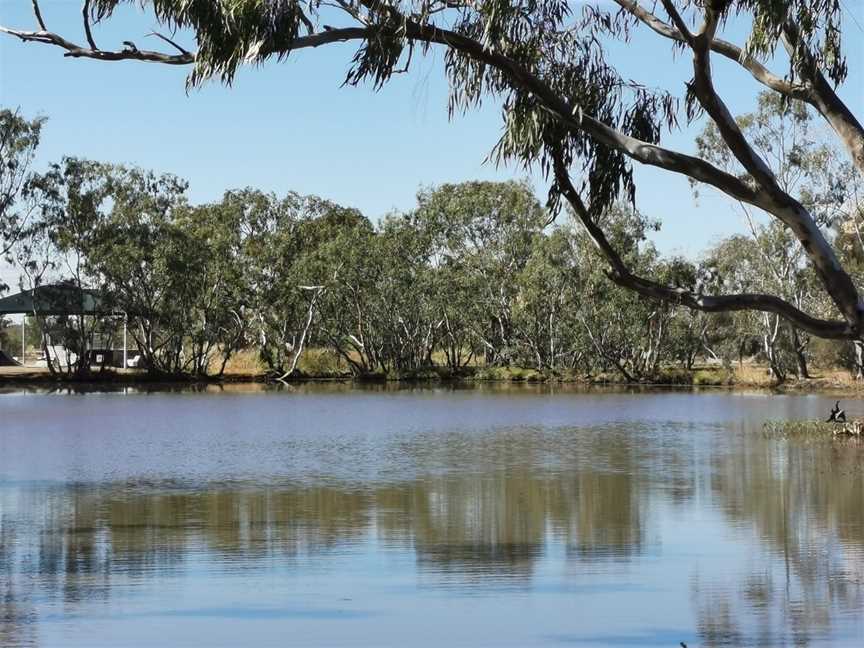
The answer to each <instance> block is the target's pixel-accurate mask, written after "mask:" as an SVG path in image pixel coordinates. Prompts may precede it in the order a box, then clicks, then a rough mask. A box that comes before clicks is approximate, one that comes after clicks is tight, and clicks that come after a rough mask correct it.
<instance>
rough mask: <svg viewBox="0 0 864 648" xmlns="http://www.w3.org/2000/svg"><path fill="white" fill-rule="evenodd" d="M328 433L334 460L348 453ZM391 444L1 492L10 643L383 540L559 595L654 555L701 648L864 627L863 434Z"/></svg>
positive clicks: (527, 434) (448, 438)
mask: <svg viewBox="0 0 864 648" xmlns="http://www.w3.org/2000/svg"><path fill="white" fill-rule="evenodd" d="M328 443H330V445H328V446H327V449H326V451H327V453H328V454H327V457H328V458H329V457H331V456H333V454H334V453H338V452H341V451H342V449H341V448H342V446H340V445H338V444H337V443H336V442H335V441H333V442H332V443H331V442H328ZM388 443H389V445H387V446H386V447H385V448H383V449H382V450H381V455H380V457H381V459H380V464H381V465H380V467H379V468H380V470H379V472H378V473H377V479H370V478H369V477H368V475H369V474H373V473H374V471H372V470H370V469H369V467H368V466H366V467H365V468H364V470H363V472H362V479H358V480H354V481H352V480H349V479H346V478H344V474H345V470H344V467H343V471H342V472H341V473H339V474H340V475H343V476H342V477H339V478H336V477H333V476H332V475H326V474H325V475H322V476H319V477H318V478H311V477H310V478H296V479H295V478H290V477H285V478H270V479H267V480H256V479H250V480H248V481H244V480H231V481H227V480H209V481H206V480H205V481H201V480H199V481H194V480H191V479H190V480H187V481H184V480H182V479H179V478H174V479H154V478H143V477H142V478H140V479H139V478H127V479H123V480H117V481H112V480H104V481H100V482H86V483H85V482H79V483H74V482H72V483H65V482H58V483H55V484H47V483H20V484H17V485H16V484H11V485H6V486H2V487H0V575H2V580H0V645H3V646H6V645H10V646H29V645H38V644H39V633H40V623H39V621H40V618H44V617H45V616H46V615H47V616H50V615H60V616H63V617H64V618H68V617H69V616H70V615H71V616H74V615H75V614H76V611H77V610H79V609H82V608H83V607H88V608H91V609H92V607H93V606H94V605H96V606H98V605H105V606H106V614H107V613H110V603H111V600H112V597H115V596H116V595H117V594H118V592H120V591H123V592H125V593H126V594H128V592H129V591H136V588H139V587H144V586H147V585H148V584H151V585H152V584H153V583H158V582H162V583H164V582H168V580H170V579H171V578H174V577H183V576H184V575H186V574H188V573H190V571H194V569H202V565H204V567H203V568H206V569H207V570H210V571H211V572H212V571H219V570H222V571H224V572H225V573H226V574H230V575H237V574H250V575H254V574H256V573H265V572H267V570H271V569H273V568H279V569H284V570H288V572H289V573H290V571H291V570H294V569H299V568H301V567H302V566H303V565H305V564H307V563H308V562H309V561H310V560H313V559H315V558H316V557H317V558H322V559H327V558H329V557H336V556H341V555H349V556H350V555H354V553H356V554H358V555H359V554H360V553H362V551H364V550H368V551H377V552H390V553H392V554H393V555H398V556H403V557H410V558H411V559H412V561H413V563H412V565H413V566H412V569H413V570H414V574H415V575H416V582H417V587H418V588H420V589H421V590H423V589H428V590H442V591H449V590H459V591H460V592H470V591H472V590H473V591H477V592H483V591H487V592H500V591H505V590H515V591H524V592H531V591H534V590H537V591H542V589H543V587H546V586H550V587H551V586H552V585H550V584H549V582H547V581H548V580H549V576H548V572H549V571H550V570H551V569H557V572H558V574H559V576H560V575H561V574H563V578H564V579H565V585H566V584H567V583H566V582H567V581H569V583H570V584H571V585H572V586H573V588H574V590H573V591H574V592H575V591H576V589H577V585H579V584H580V583H582V584H584V583H590V582H593V581H590V579H588V576H590V575H591V574H592V573H596V572H598V570H600V571H603V570H608V569H613V570H618V571H619V572H620V573H622V574H624V576H626V574H627V573H628V572H632V574H633V576H632V580H634V581H637V580H638V579H639V578H640V576H639V574H641V573H643V572H641V571H639V570H644V569H648V568H650V567H651V565H654V564H656V569H657V572H656V573H655V574H654V575H653V576H651V578H652V579H653V580H652V581H651V582H650V583H648V584H647V585H646V587H650V588H654V590H652V591H658V592H661V594H660V595H659V596H658V598H662V592H663V591H664V590H663V587H664V585H665V584H666V583H665V581H669V580H670V579H672V578H673V577H675V575H676V573H677V572H676V570H678V571H680V570H681V569H682V565H685V566H686V567H685V569H687V570H689V573H687V574H683V575H682V578H683V581H684V582H685V583H687V582H688V581H689V592H688V594H689V598H690V608H689V609H684V610H680V611H678V618H680V622H681V625H682V627H690V628H692V634H691V636H690V637H686V636H682V637H681V639H689V641H690V642H691V643H690V645H691V646H692V645H703V646H721V645H728V646H739V645H758V646H779V645H787V644H795V645H809V644H812V643H818V642H819V641H822V642H830V641H831V639H832V638H835V637H840V638H843V637H844V633H845V634H848V633H849V632H859V631H860V629H861V627H862V626H861V622H860V619H858V617H860V613H861V611H862V610H864V591H862V583H864V506H862V505H864V476H862V465H864V446H862V445H860V444H858V443H857V442H854V441H845V442H832V441H830V440H827V441H825V442H822V441H819V442H816V443H804V442H801V441H795V440H777V439H766V438H763V437H762V436H761V435H760V434H759V433H758V432H756V431H754V430H753V426H752V425H750V424H749V423H748V424H747V425H744V424H743V423H742V424H741V426H740V427H739V428H734V427H732V428H730V427H728V426H725V427H724V426H716V425H715V426H713V427H712V426H711V425H707V424H706V425H701V426H696V427H694V426H691V425H689V424H682V423H676V424H672V423H669V424H664V425H662V426H658V425H653V424H652V425H649V424H642V423H638V422H634V423H629V424H616V425H612V424H601V425H594V426H585V427H582V428H579V429H574V428H561V427H555V428H552V427H550V428H544V427H526V426H519V427H510V428H499V429H495V430H493V431H489V432H484V433H462V432H446V433H444V432H429V433H424V432H417V433H414V434H411V435H407V436H398V437H394V438H393V439H391V441H390V442H388ZM388 453H389V454H388ZM391 455H392V456H391ZM394 457H398V458H394ZM350 460H351V457H350V455H349V456H346V458H345V461H349V463H350ZM363 460H364V461H366V462H367V463H368V462H369V461H370V459H369V458H368V457H365V458H364V459H363ZM394 465H395V466H398V468H399V470H401V471H403V472H404V473H405V474H407V475H409V476H410V477H409V478H407V479H399V478H398V475H396V474H395V473H396V472H398V471H397V470H395V469H394V468H393V467H392V466H394ZM348 472H350V467H349V470H348ZM695 519H705V520H708V521H709V522H710V523H711V524H713V525H714V526H712V527H710V528H712V529H713V530H714V533H715V535H716V537H699V538H698V539H697V540H695V541H694V542H693V543H692V544H691V545H689V546H687V547H686V549H687V551H689V552H691V554H692V555H693V556H695V558H694V559H691V560H683V559H682V558H681V556H680V555H675V554H674V551H677V549H675V547H680V546H681V543H682V541H681V540H676V539H677V538H678V536H681V535H683V534H684V533H685V532H686V528H682V527H681V526H678V525H681V524H683V525H686V524H689V520H695ZM706 528H707V527H706ZM721 536H722V537H721ZM676 542H677V544H676ZM718 547H722V548H723V551H719V550H717V548H718ZM724 552H725V553H724ZM718 556H719V558H718ZM555 560H561V561H563V566H562V564H558V563H555V562H554V561H555ZM712 560H728V561H729V562H728V564H722V565H718V564H715V563H711V562H710V561H712ZM550 565H551V567H550ZM604 565H605V567H604ZM610 565H611V567H610ZM586 575H587V576H586ZM636 584H638V583H636ZM686 587H687V586H686V585H685V588H686ZM652 596H653V595H652V594H650V593H646V594H643V595H642V598H641V599H637V600H641V601H646V602H648V601H649V599H650V598H651V597H652ZM646 605H647V607H648V608H650V607H651V605H652V604H651V603H646ZM653 605H660V603H658V602H655V603H653ZM638 612H639V610H630V609H627V610H622V611H620V612H618V615H619V616H626V615H627V614H632V613H638ZM610 618H613V619H614V618H615V617H614V615H612V616H611V617H610ZM615 630H616V629H615V628H610V631H611V632H614V631H615ZM676 632H677V630H676ZM663 637H664V639H663V640H664V641H665V637H666V635H663ZM558 639H560V640H567V641H575V642H582V643H584V642H586V641H588V639H587V638H586V637H579V636H578V635H573V636H570V637H559V638H558ZM694 639H695V641H694ZM622 641H623V639H622ZM675 643H677V640H676V642H675ZM853 643H854V642H853ZM673 645H674V644H673Z"/></svg>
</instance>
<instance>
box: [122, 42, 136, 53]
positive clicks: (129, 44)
mask: <svg viewBox="0 0 864 648" xmlns="http://www.w3.org/2000/svg"><path fill="white" fill-rule="evenodd" d="M123 45H125V46H126V51H127V52H137V51H138V48H137V47H136V45H135V43H133V42H132V41H123Z"/></svg>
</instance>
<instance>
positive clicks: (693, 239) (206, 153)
mask: <svg viewBox="0 0 864 648" xmlns="http://www.w3.org/2000/svg"><path fill="white" fill-rule="evenodd" d="M846 4H847V6H849V7H850V8H852V9H853V11H854V20H851V21H850V22H849V25H848V26H847V39H846V40H847V47H848V49H849V51H848V54H849V59H850V69H851V74H850V78H849V80H848V82H847V84H846V85H845V87H844V89H843V91H842V96H843V97H844V99H845V100H846V101H848V102H849V103H850V105H851V106H852V107H853V109H854V110H856V111H857V113H858V114H859V115H861V114H864V110H862V108H864V86H862V79H864V48H862V45H861V43H862V37H864V31H862V28H861V26H860V25H864V2H862V1H861V0H846ZM41 6H42V12H43V14H44V17H45V20H46V22H47V23H48V27H49V28H50V29H52V30H54V31H57V32H60V33H63V34H64V35H66V36H67V37H69V38H74V39H76V40H78V41H80V42H83V41H84V38H83V33H82V28H81V23H80V3H79V2H73V1H72V0H42V2H41ZM0 23H2V24H4V25H8V26H15V27H20V28H35V21H34V19H33V17H32V14H31V12H30V2H29V0H0ZM155 26H156V25H155V21H154V20H152V18H150V17H149V16H146V15H142V14H139V13H138V12H137V10H133V9H129V10H126V11H124V13H123V15H121V16H120V17H119V18H118V19H117V20H115V21H114V22H113V23H112V24H110V25H109V26H99V27H97V29H96V32H95V33H96V38H97V41H98V42H100V43H101V44H103V46H104V47H106V48H108V47H118V46H119V43H120V42H121V41H123V40H133V41H135V42H137V43H138V44H139V46H142V47H143V46H145V43H146V46H147V47H151V48H155V47H156V46H157V45H158V42H157V41H156V40H155V39H153V38H146V37H145V36H144V35H145V34H147V33H148V32H150V31H151V30H152V29H153V28H155ZM729 37H730V39H732V40H736V41H738V42H740V41H741V35H740V34H739V33H735V31H734V29H733V31H732V33H731V34H729ZM180 39H181V40H182V36H181V37H180ZM184 42H185V44H186V45H188V46H190V47H191V46H192V42H191V41H189V40H186V41H184ZM353 51H354V50H353V48H352V47H351V46H350V45H347V46H330V47H326V48H320V49H317V50H309V51H304V52H299V53H297V54H296V55H292V58H291V59H290V60H289V61H287V62H285V63H281V64H277V63H273V64H268V65H266V66H264V67H263V68H257V69H246V70H244V71H242V72H241V74H240V75H239V76H238V78H237V79H236V81H235V84H234V86H233V87H232V88H225V87H222V86H220V85H218V84H215V83H211V84H209V85H207V86H206V87H205V88H203V89H200V90H193V91H191V92H190V93H189V94H187V93H186V91H185V87H184V79H185V75H186V73H187V71H188V70H187V69H184V68H171V67H167V66H161V65H153V64H146V63H136V62H122V63H100V62H95V61H87V60H73V59H67V58H64V57H63V56H62V54H63V52H62V50H59V49H56V48H52V47H48V46H44V45H39V44H23V43H20V42H19V41H17V40H16V39H13V38H11V37H8V36H2V37H0V104H2V105H3V106H6V107H20V108H21V110H22V112H23V114H24V115H26V116H35V115H45V116H48V117H49V118H50V121H49V122H48V125H47V127H46V128H45V131H44V137H43V145H42V147H41V149H40V153H39V160H40V164H43V165H44V164H45V163H47V162H49V161H53V160H57V159H59V158H60V157H61V156H62V155H64V154H68V155H76V156H81V157H88V158H92V159H97V160H102V161H110V162H118V163H121V162H122V163H129V164H136V165H140V166H143V167H147V168H152V169H154V170H158V171H167V172H172V173H175V174H177V175H180V176H182V177H184V178H187V179H188V180H189V181H190V184H191V189H190V195H191V198H192V200H193V201H208V200H213V199H217V198H218V197H219V196H220V195H221V193H222V192H223V190H225V189H227V188H235V187H244V186H254V187H258V188H261V189H264V190H272V191H275V192H277V193H284V192H286V191H289V190H295V191H298V192H301V193H311V194H318V195H321V196H325V197H327V198H330V199H332V200H335V201H337V202H340V203H343V204H346V205H353V206H356V207H359V208H360V209H361V210H362V211H363V212H364V213H366V214H367V215H368V216H369V217H370V218H373V219H375V218H378V217H380V216H381V215H383V214H385V213H386V212H388V211H390V210H392V209H408V208H410V207H411V206H412V205H413V204H414V197H415V194H416V192H417V189H418V188H419V187H420V186H421V185H430V184H439V183H442V182H458V181H462V180H471V179H506V178H511V177H521V176H524V175H525V172H524V171H523V170H520V169H516V168H512V169H496V168H495V167H494V166H491V165H484V164H483V160H484V157H485V156H486V154H487V153H488V151H489V149H490V148H491V147H492V145H493V144H494V143H495V142H496V140H497V138H498V136H499V134H500V130H501V119H500V116H499V112H498V110H497V107H496V106H494V105H487V106H485V107H484V108H483V109H481V110H479V111H476V112H473V113H470V114H469V115H467V116H463V117H457V118H456V119H454V120H453V121H448V119H447V111H446V99H447V93H446V82H445V80H444V78H443V75H442V54H441V51H440V50H439V51H437V52H435V53H434V54H433V55H432V56H431V57H430V58H428V59H427V60H424V61H417V63H418V64H417V65H416V66H415V68H414V70H413V72H412V73H411V74H409V75H403V76H399V77H397V78H395V79H394V80H393V81H392V82H391V83H390V84H388V85H387V86H386V87H385V88H384V89H383V90H382V91H380V92H377V93H376V92H373V91H372V89H371V88H370V87H360V88H341V87H340V84H341V81H342V79H343V78H344V74H345V71H346V69H347V63H348V61H349V60H350V56H351V54H352V53H353ZM613 55H614V56H615V58H616V60H617V61H618V62H619V63H620V66H621V69H622V70H623V71H624V72H625V74H626V75H627V76H629V77H631V78H632V79H634V80H636V81H640V82H642V83H645V84H647V85H655V86H660V87H668V88H671V89H673V90H674V91H675V92H676V93H677V94H679V96H680V95H683V82H684V81H685V80H686V79H687V78H689V75H690V69H689V61H688V60H686V59H684V58H683V57H681V56H679V57H678V59H677V60H674V59H673V56H672V53H671V50H670V47H669V44H668V43H667V42H665V41H663V40H662V39H659V38H657V37H655V36H654V35H653V34H651V33H646V32H644V30H643V31H640V34H639V35H638V36H637V37H636V38H635V39H634V40H633V42H632V43H630V44H629V45H627V46H626V47H618V48H616V49H615V51H614V52H613ZM716 58H717V57H715V59H716ZM777 67H778V68H779V70H780V71H782V67H781V66H780V65H779V64H778V65H777ZM715 68H716V69H715V76H716V77H717V84H718V87H720V88H721V89H723V90H724V96H725V97H726V98H727V101H728V102H729V104H730V108H731V109H732V110H733V112H736V113H738V112H744V111H747V110H750V109H752V108H753V106H754V105H755V96H756V93H757V92H758V90H759V86H758V85H757V84H755V83H754V82H753V81H752V80H751V79H750V78H749V76H747V75H746V73H743V72H741V71H740V70H738V69H737V68H736V66H734V65H733V64H730V63H728V62H726V61H722V60H717V61H716V63H715ZM729 88H732V89H731V90H729ZM697 130H698V129H695V128H691V129H689V130H686V131H683V132H677V133H673V134H671V135H670V136H668V137H667V138H666V139H665V140H664V143H666V144H667V145H669V146H672V147H675V148H678V149H680V150H685V151H691V150H692V149H693V144H692V142H693V137H694V134H695V132H696V131H697ZM532 180H533V181H534V183H535V186H536V188H537V192H538V195H540V196H543V195H545V190H546V185H545V182H544V181H543V179H542V178H541V177H539V176H538V175H534V176H532ZM638 181H639V189H638V191H639V194H638V200H639V206H640V208H641V209H642V210H643V211H645V212H646V213H647V214H649V215H650V216H652V217H655V218H659V219H661V221H662V222H663V228H662V230H661V231H660V232H659V233H658V234H656V235H655V237H654V240H655V242H656V243H657V245H658V246H659V247H660V249H661V250H662V251H664V252H680V253H685V254H688V255H691V256H695V255H697V254H698V253H699V251H700V250H702V249H703V248H704V247H706V246H707V245H709V244H710V243H711V242H712V241H715V240H716V239H718V238H719V237H721V236H724V235H727V234H729V233H730V232H733V231H739V230H741V227H742V224H741V222H740V219H739V216H737V215H736V213H735V212H734V211H733V209H732V205H731V204H729V203H728V202H727V201H725V199H723V198H720V197H719V196H715V195H714V194H712V193H711V192H710V191H708V190H705V191H703V195H702V197H701V198H700V200H699V203H698V205H697V204H696V203H695V202H694V199H693V197H692V193H691V191H690V188H689V185H688V183H687V182H686V180H684V179H683V178H679V177H673V176H671V175H670V174H668V173H663V172H659V171H656V170H651V169H639V170H638Z"/></svg>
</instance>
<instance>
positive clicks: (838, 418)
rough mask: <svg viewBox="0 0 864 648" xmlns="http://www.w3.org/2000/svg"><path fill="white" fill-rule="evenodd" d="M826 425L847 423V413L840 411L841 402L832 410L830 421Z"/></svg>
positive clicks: (835, 404) (829, 416)
mask: <svg viewBox="0 0 864 648" xmlns="http://www.w3.org/2000/svg"><path fill="white" fill-rule="evenodd" d="M825 422H826V423H845V422H846V412H844V411H843V410H842V409H840V401H837V402H836V403H834V407H833V408H832V409H831V413H830V414H829V415H828V420H827V421H825Z"/></svg>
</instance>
